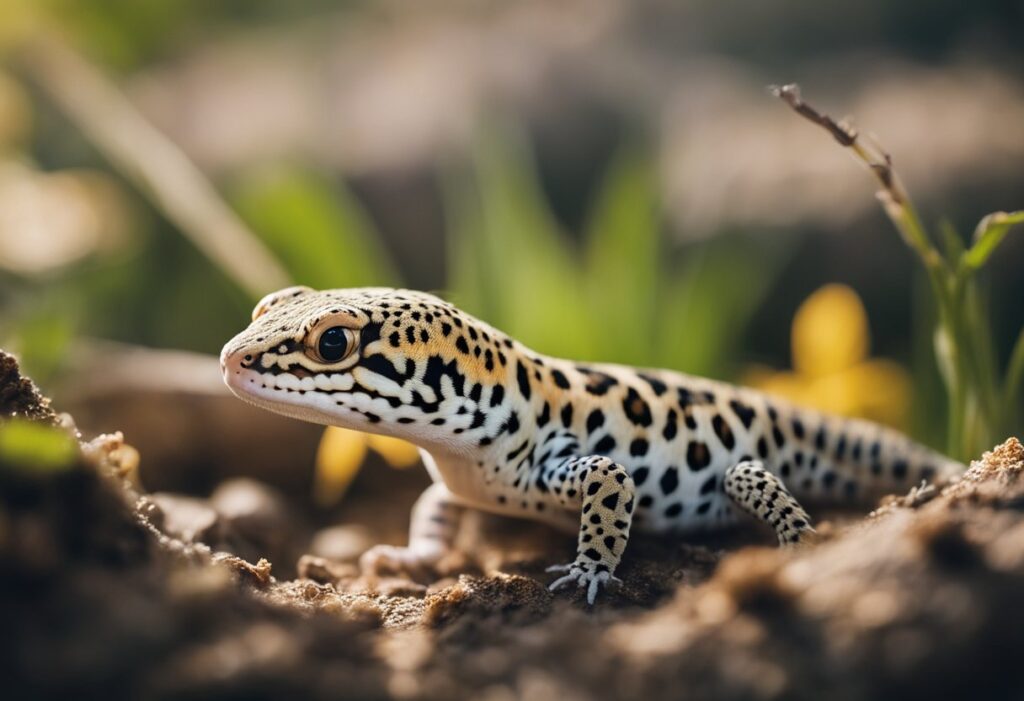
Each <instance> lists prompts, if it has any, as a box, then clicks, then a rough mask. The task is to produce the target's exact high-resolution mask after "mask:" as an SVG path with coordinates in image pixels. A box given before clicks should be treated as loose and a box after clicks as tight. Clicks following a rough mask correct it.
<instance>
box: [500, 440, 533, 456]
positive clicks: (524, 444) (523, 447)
mask: <svg viewBox="0 0 1024 701" xmlns="http://www.w3.org/2000/svg"><path fill="white" fill-rule="evenodd" d="M529 444H530V440H529V439H527V440H525V441H523V442H522V443H520V444H519V445H518V446H517V447H516V448H515V450H513V451H512V452H510V453H509V454H508V455H506V456H505V459H506V460H515V459H516V458H518V457H519V455H520V454H521V453H522V452H523V451H524V450H526V447H527V446H528V445H529Z"/></svg>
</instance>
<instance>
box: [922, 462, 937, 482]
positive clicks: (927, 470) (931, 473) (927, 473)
mask: <svg viewBox="0 0 1024 701" xmlns="http://www.w3.org/2000/svg"><path fill="white" fill-rule="evenodd" d="M933 477H935V468H934V467H932V466H931V465H922V466H921V479H923V480H925V481H926V482H927V481H931V479H932V478H933Z"/></svg>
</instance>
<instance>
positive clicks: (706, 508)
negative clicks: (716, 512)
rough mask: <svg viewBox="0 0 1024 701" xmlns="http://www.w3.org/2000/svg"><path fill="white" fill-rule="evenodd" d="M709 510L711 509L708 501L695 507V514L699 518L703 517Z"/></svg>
mask: <svg viewBox="0 0 1024 701" xmlns="http://www.w3.org/2000/svg"><path fill="white" fill-rule="evenodd" d="M710 509H711V502H710V501H705V502H703V503H702V504H701V505H700V506H698V507H697V514H698V515H700V516H703V515H704V514H706V513H707V512H708V511H709V510H710Z"/></svg>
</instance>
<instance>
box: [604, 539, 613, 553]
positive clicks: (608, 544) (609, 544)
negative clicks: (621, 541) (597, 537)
mask: <svg viewBox="0 0 1024 701" xmlns="http://www.w3.org/2000/svg"><path fill="white" fill-rule="evenodd" d="M604 547H606V548H608V550H610V551H611V552H613V553H614V552H615V536H610V535H608V536H605V537H604Z"/></svg>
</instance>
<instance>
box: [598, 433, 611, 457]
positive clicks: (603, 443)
mask: <svg viewBox="0 0 1024 701" xmlns="http://www.w3.org/2000/svg"><path fill="white" fill-rule="evenodd" d="M613 450H615V439H614V438H612V437H611V436H605V437H604V438H602V439H601V440H599V441H598V442H597V445H595V446H594V452H595V453H600V454H602V455H607V454H608V453H610V452H612V451H613Z"/></svg>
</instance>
